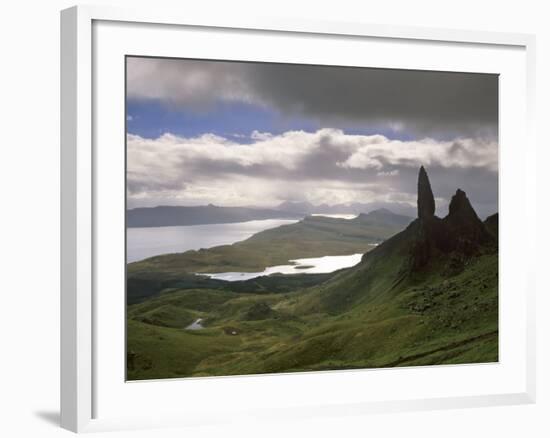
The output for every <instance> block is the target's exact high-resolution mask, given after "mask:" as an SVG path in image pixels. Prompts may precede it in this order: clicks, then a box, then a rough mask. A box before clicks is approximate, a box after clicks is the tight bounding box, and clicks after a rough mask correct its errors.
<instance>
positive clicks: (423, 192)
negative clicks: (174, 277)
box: [417, 166, 435, 219]
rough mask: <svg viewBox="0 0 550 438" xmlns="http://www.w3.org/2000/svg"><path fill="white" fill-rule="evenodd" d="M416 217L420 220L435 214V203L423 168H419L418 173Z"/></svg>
mask: <svg viewBox="0 0 550 438" xmlns="http://www.w3.org/2000/svg"><path fill="white" fill-rule="evenodd" d="M417 204H418V217H419V218H420V219H426V218H430V217H432V216H433V215H434V213H435V201H434V195H433V192H432V187H431V186H430V180H429V179H428V174H427V173H426V169H424V166H420V171H419V172H418V201H417Z"/></svg>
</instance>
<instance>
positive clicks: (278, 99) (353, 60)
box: [61, 7, 537, 431]
mask: <svg viewBox="0 0 550 438" xmlns="http://www.w3.org/2000/svg"><path fill="white" fill-rule="evenodd" d="M61 17H62V22H61V25H62V28H61V31H62V32H61V49H62V66H61V67H62V68H61V72H62V78H61V79H62V82H61V84H62V96H61V102H62V184H61V185H62V273H61V274H62V321H61V345H62V388H61V395H62V410H61V419H62V421H61V422H62V426H63V427H65V428H67V429H70V430H73V431H97V430H110V429H118V428H147V427H161V426H165V425H166V426H168V425H169V426H174V425H182V426H183V425H194V424H196V425H201V424H211V423H223V422H224V421H228V420H230V419H231V420H232V421H235V420H237V421H238V420H239V419H246V418H250V416H253V417H255V418H259V419H265V420H266V421H268V420H270V419H275V418H277V419H281V418H282V419H284V418H291V417H292V418H296V417H298V418H299V417H304V418H305V417H311V416H315V415H324V416H326V415H334V416H338V415H343V414H346V415H350V414H355V415H363V414H368V413H369V412H380V411H391V412H398V411H405V410H414V409H441V408H450V407H473V406H485V405H498V404H519V403H530V402H534V398H535V394H534V388H535V373H534V354H535V352H534V327H535V321H534V303H533V299H534V298H533V296H534V293H535V291H534V286H533V284H532V281H531V279H532V278H533V275H532V272H531V270H532V269H533V268H532V266H533V264H532V263H531V262H530V260H529V257H526V256H525V254H526V250H525V248H526V247H529V246H531V245H533V244H534V236H535V219H534V214H533V213H532V210H531V209H530V206H533V205H536V202H537V200H536V197H535V191H534V181H535V176H534V170H535V165H534V163H533V160H534V147H535V146H534V141H533V138H532V128H531V120H532V116H533V115H532V111H533V93H534V79H533V62H534V37H532V36H530V35H516V34H501V33H488V32H473V31H468V32H466V31H457V30H445V29H422V28H413V27H410V28H409V27H391V26H377V25H372V24H363V23H351V24H350V23H334V22H324V23H323V22H308V21H300V20H283V21H281V20H274V19H268V18H266V19H261V20H258V19H257V18H254V19H246V18H243V19H241V20H239V21H233V20H227V19H223V18H221V17H220V18H215V17H212V16H211V17H199V16H193V15H192V14H189V13H188V11H186V12H185V14H183V13H180V14H178V13H174V12H173V11H171V12H169V13H164V12H159V11H157V10H154V11H135V10H132V11H125V10H121V9H110V8H103V7H101V8H96V7H74V8H71V9H67V10H65V11H63V12H62V15H61ZM527 253H529V252H527ZM530 253H531V254H533V252H530Z"/></svg>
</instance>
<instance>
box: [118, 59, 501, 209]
mask: <svg viewBox="0 0 550 438" xmlns="http://www.w3.org/2000/svg"><path fill="white" fill-rule="evenodd" d="M126 71H127V78H126V79H127V80H126V126H127V134H126V135H127V199H128V208H134V207H143V206H156V205H206V204H215V205H220V206H259V207H273V206H276V205H278V204H280V203H282V202H285V201H295V202H303V201H307V202H310V203H312V204H316V205H318V204H323V203H324V204H329V205H335V204H350V203H364V204H372V205H375V204H376V205H377V206H380V205H384V206H387V207H388V208H390V209H391V208H392V206H397V205H401V206H402V205H410V207H411V209H410V210H411V212H412V211H414V209H415V205H416V178H417V174H418V169H419V167H420V165H424V167H425V168H426V169H427V171H428V175H429V177H430V180H431V183H432V189H433V192H434V195H435V197H436V205H437V213H438V214H439V215H440V216H444V215H445V214H446V213H447V211H448V202H449V200H450V198H451V196H452V195H453V194H454V192H455V191H456V189H457V188H461V189H462V190H464V191H465V192H466V193H467V195H468V197H469V198H470V201H471V202H472V204H473V206H474V208H475V209H476V211H477V212H478V214H479V215H480V217H482V218H484V217H486V216H487V215H489V214H492V213H494V212H496V211H498V77H497V76H496V75H489V74H474V73H455V72H432V71H417V70H398V69H374V68H357V67H339V66H317V65H297V64H294V65H292V64H273V63H250V62H227V61H208V60H186V59H168V58H141V57H128V58H127V69H126Z"/></svg>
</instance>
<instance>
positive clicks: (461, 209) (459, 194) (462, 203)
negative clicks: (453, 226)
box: [449, 189, 479, 220]
mask: <svg viewBox="0 0 550 438" xmlns="http://www.w3.org/2000/svg"><path fill="white" fill-rule="evenodd" d="M449 216H460V217H461V219H463V220H464V219H473V220H479V218H478V217H477V214H476V212H475V210H474V208H473V207H472V204H470V200H469V199H468V197H467V196H466V193H465V192H464V191H462V190H460V189H457V191H456V193H455V194H454V196H453V197H452V198H451V203H450V204H449Z"/></svg>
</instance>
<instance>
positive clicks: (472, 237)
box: [443, 189, 492, 255]
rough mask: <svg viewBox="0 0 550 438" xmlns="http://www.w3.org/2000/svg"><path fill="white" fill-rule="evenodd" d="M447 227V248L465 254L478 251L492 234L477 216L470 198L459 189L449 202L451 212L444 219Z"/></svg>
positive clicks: (445, 243)
mask: <svg viewBox="0 0 550 438" xmlns="http://www.w3.org/2000/svg"><path fill="white" fill-rule="evenodd" d="M443 222H444V228H445V238H446V239H445V242H444V245H445V249H446V250H447V251H458V252H460V253H463V254H465V255H471V254H473V253H475V252H477V250H478V248H479V246H480V245H483V244H485V243H487V242H489V241H490V240H492V236H491V235H490V233H489V232H488V230H487V228H486V226H485V225H484V224H483V222H481V220H480V219H479V217H478V216H477V214H476V212H475V210H474V208H473V207H472V204H470V200H469V199H468V197H467V196H466V193H464V192H463V191H462V190H460V189H458V190H457V191H456V193H455V194H454V196H453V197H452V199H451V203H450V204H449V214H448V215H447V216H446V217H445V219H443Z"/></svg>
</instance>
